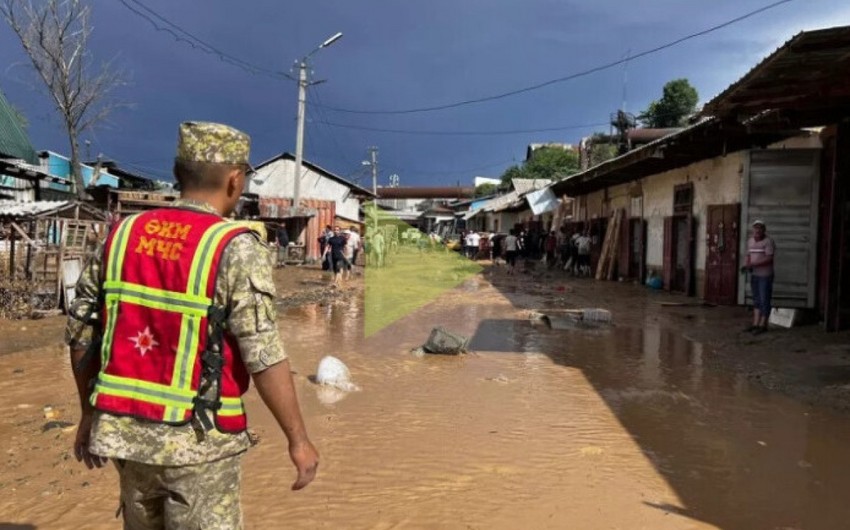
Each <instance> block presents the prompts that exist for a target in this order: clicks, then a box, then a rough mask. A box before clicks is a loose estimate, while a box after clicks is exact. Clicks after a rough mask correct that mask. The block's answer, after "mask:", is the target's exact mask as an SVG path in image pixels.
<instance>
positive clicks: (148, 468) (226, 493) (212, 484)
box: [115, 454, 242, 530]
mask: <svg viewBox="0 0 850 530" xmlns="http://www.w3.org/2000/svg"><path fill="white" fill-rule="evenodd" d="M241 459H242V455H241V454H238V455H234V456H229V457H227V458H223V459H221V460H217V461H215V462H207V463H203V464H197V465H192V466H179V467H171V466H155V465H150V464H142V463H139V462H132V461H130V460H118V461H116V462H115V466H116V467H117V468H118V475H119V477H120V482H121V507H120V508H119V511H123V513H124V529H125V530H153V529H157V530H160V529H178V528H179V529H181V530H182V529H193V530H194V529H201V528H203V529H204V530H207V529H211V530H212V529H216V530H217V529H227V530H231V529H240V528H242V508H241V506H240V504H239V493H240V481H241V468H240V462H241Z"/></svg>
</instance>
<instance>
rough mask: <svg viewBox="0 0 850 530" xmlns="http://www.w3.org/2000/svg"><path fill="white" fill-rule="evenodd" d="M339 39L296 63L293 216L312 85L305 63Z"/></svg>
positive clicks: (337, 35)
mask: <svg viewBox="0 0 850 530" xmlns="http://www.w3.org/2000/svg"><path fill="white" fill-rule="evenodd" d="M341 38H342V33H335V34H334V35H331V36H330V37H328V39H327V40H325V42H323V43H321V44H320V45H319V46H317V47H316V49H314V50H313V51H311V52H310V53H308V54H307V55H305V56H304V57H303V58H301V60H299V61H298V124H297V128H296V134H295V178H294V181H295V185H294V190H293V193H292V209H293V214H295V213H296V212H297V210H298V203H299V202H300V200H301V166H302V164H303V158H304V116H305V114H306V108H307V87H308V86H310V85H311V84H313V83H310V82H308V81H307V61H308V59H310V57H312V56H313V54H315V53H316V52H318V51H319V50H321V49H322V48H327V47H328V46H330V45H331V44H333V43H335V42H336V41H338V40H339V39H341Z"/></svg>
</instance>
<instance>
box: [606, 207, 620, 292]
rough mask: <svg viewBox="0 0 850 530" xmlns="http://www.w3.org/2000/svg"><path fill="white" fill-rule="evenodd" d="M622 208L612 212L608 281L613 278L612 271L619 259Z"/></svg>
mask: <svg viewBox="0 0 850 530" xmlns="http://www.w3.org/2000/svg"><path fill="white" fill-rule="evenodd" d="M622 213H623V210H621V209H618V210H617V211H615V212H614V216H615V219H614V233H613V234H612V235H613V236H614V244H613V245H612V247H611V252H610V253H609V254H610V259H609V264H608V281H611V280H613V279H614V271H615V270H616V268H617V261H618V260H619V259H620V234H621V233H622V229H621V225H622V224H623V215H622Z"/></svg>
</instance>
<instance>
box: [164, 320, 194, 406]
mask: <svg viewBox="0 0 850 530" xmlns="http://www.w3.org/2000/svg"><path fill="white" fill-rule="evenodd" d="M200 328H201V321H200V318H197V317H188V316H184V317H183V325H182V327H181V329H180V341H179V343H178V345H177V358H176V359H175V360H174V373H173V374H172V376H171V386H172V387H173V388H176V389H180V390H191V388H192V373H193V372H194V369H195V359H197V357H198V348H199V343H200V334H201V333H200V332H201V329H200Z"/></svg>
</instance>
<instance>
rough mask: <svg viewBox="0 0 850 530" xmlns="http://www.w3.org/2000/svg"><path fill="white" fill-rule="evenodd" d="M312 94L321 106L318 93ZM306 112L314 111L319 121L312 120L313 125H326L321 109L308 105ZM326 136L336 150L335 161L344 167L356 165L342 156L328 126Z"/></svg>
mask: <svg viewBox="0 0 850 530" xmlns="http://www.w3.org/2000/svg"><path fill="white" fill-rule="evenodd" d="M312 94H313V96H314V97H315V98H316V102H317V103H319V104H321V103H322V97H321V95H320V94H319V91H318V90H313V92H312ZM307 110H308V111H310V112H312V111H315V113H316V114H317V115H318V118H319V119H318V120H313V123H318V124H324V125H328V120H327V117H326V116H325V113H324V112H323V111H322V108H321V107H318V106H314V105H310V104H308V106H307ZM328 136H329V137H330V139H331V143H332V144H333V147H334V148H335V149H336V150H337V155H336V158H337V160H339V161H341V162H344V163H345V164H346V165H356V164H352V163H350V161H349V160H347V158H346V157H345V156H344V153H345V151H344V150H343V149H342V146H341V145H340V143H339V142H338V141H337V138H336V134H334V131H333V129H331V128H330V126H328Z"/></svg>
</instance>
